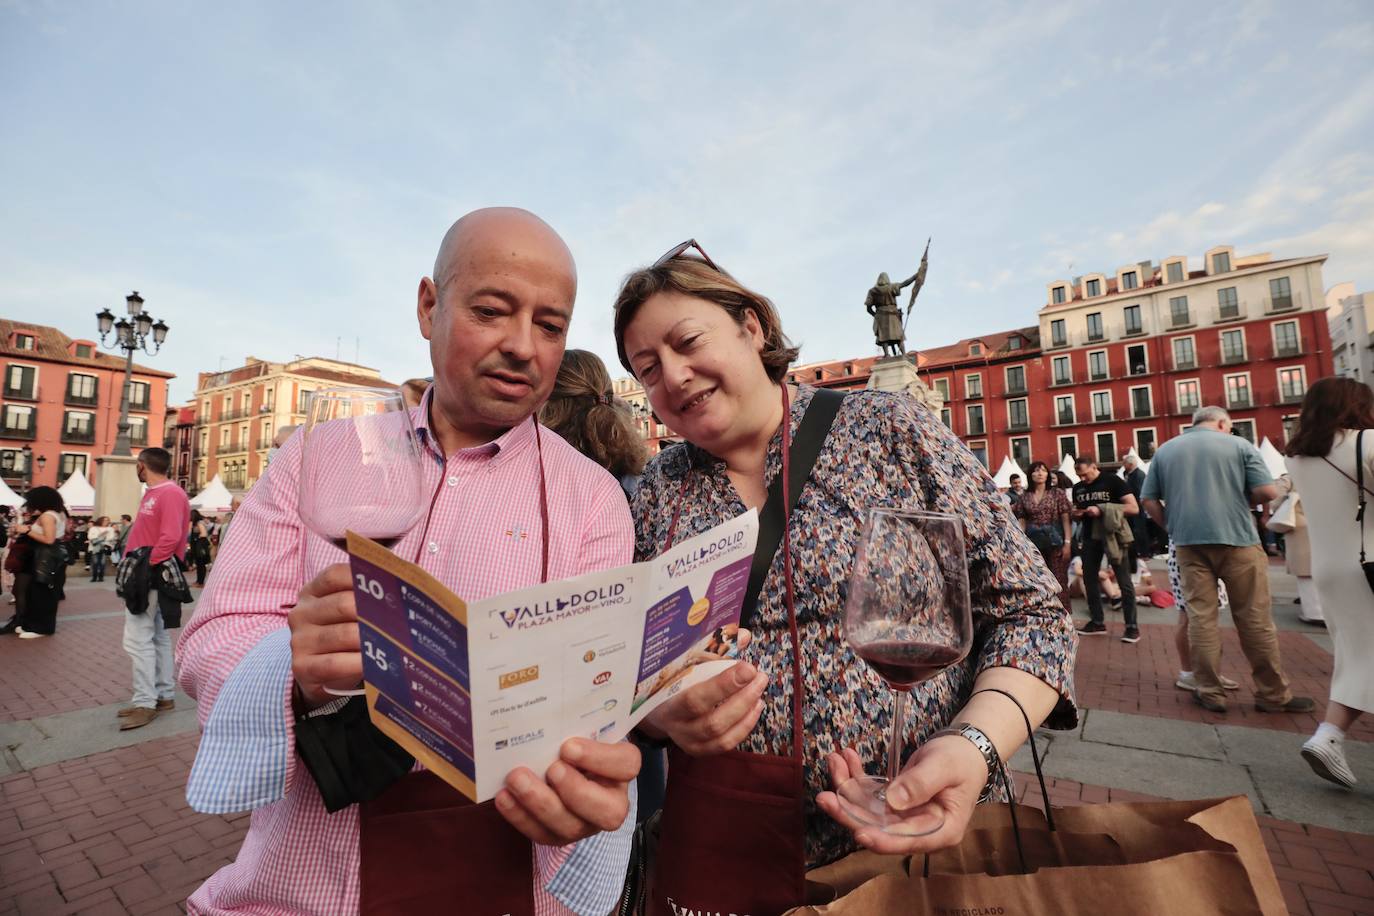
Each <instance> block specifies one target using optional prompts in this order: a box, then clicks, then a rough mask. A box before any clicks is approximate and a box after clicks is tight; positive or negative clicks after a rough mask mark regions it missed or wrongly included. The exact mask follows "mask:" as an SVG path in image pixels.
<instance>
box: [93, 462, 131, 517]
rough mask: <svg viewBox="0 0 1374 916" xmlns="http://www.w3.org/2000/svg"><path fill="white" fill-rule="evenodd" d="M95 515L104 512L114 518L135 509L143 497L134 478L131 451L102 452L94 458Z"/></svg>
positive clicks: (97, 515) (103, 513) (128, 513)
mask: <svg viewBox="0 0 1374 916" xmlns="http://www.w3.org/2000/svg"><path fill="white" fill-rule="evenodd" d="M95 466H96V470H95V515H94V516H93V518H99V517H100V516H102V515H108V516H109V517H110V519H111V520H112V521H118V520H119V517H120V516H121V515H128V516H132V515H133V514H134V513H136V512H137V511H138V501H139V500H140V499H141V498H142V497H143V484H142V483H141V482H140V481H139V479H138V459H137V458H135V457H134V456H132V455H103V456H101V457H100V458H97V459H95Z"/></svg>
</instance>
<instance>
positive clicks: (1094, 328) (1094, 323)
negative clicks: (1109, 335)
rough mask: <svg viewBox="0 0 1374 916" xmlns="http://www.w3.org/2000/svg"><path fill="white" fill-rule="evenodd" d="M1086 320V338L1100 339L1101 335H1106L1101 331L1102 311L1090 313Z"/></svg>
mask: <svg viewBox="0 0 1374 916" xmlns="http://www.w3.org/2000/svg"><path fill="white" fill-rule="evenodd" d="M1087 321H1088V339H1089V340H1102V339H1103V337H1105V336H1106V335H1105V334H1104V333H1103V331H1102V313H1101V312H1093V313H1092V314H1091V315H1089V316H1088V318H1087Z"/></svg>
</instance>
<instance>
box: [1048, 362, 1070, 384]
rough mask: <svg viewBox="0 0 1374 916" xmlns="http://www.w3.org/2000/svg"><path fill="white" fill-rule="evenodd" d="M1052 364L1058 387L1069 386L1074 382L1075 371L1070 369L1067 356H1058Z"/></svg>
mask: <svg viewBox="0 0 1374 916" xmlns="http://www.w3.org/2000/svg"><path fill="white" fill-rule="evenodd" d="M1050 362H1051V365H1052V366H1053V367H1054V383H1055V384H1056V385H1067V384H1068V383H1069V382H1072V381H1073V370H1072V369H1071V368H1070V364H1069V358H1068V357H1067V356H1056V357H1055V358H1054V359H1052V360H1051V361H1050Z"/></svg>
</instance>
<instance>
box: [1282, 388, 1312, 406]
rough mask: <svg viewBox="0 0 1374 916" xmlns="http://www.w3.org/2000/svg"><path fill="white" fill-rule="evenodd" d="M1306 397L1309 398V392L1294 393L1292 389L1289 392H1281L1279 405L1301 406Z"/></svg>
mask: <svg viewBox="0 0 1374 916" xmlns="http://www.w3.org/2000/svg"><path fill="white" fill-rule="evenodd" d="M1305 397H1307V392H1306V391H1293V390H1291V389H1290V390H1287V391H1280V392H1279V403H1280V404H1301V403H1302V399H1303V398H1305Z"/></svg>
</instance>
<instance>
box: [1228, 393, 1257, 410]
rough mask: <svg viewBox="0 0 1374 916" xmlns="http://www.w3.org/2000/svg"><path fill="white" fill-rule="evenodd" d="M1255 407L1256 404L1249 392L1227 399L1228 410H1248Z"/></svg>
mask: <svg viewBox="0 0 1374 916" xmlns="http://www.w3.org/2000/svg"><path fill="white" fill-rule="evenodd" d="M1254 406H1255V403H1254V401H1253V400H1251V398H1250V394H1249V393H1248V392H1247V393H1245V394H1238V395H1236V396H1235V397H1227V398H1226V407H1227V409H1228V410H1248V409H1249V408H1251V407H1254Z"/></svg>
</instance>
